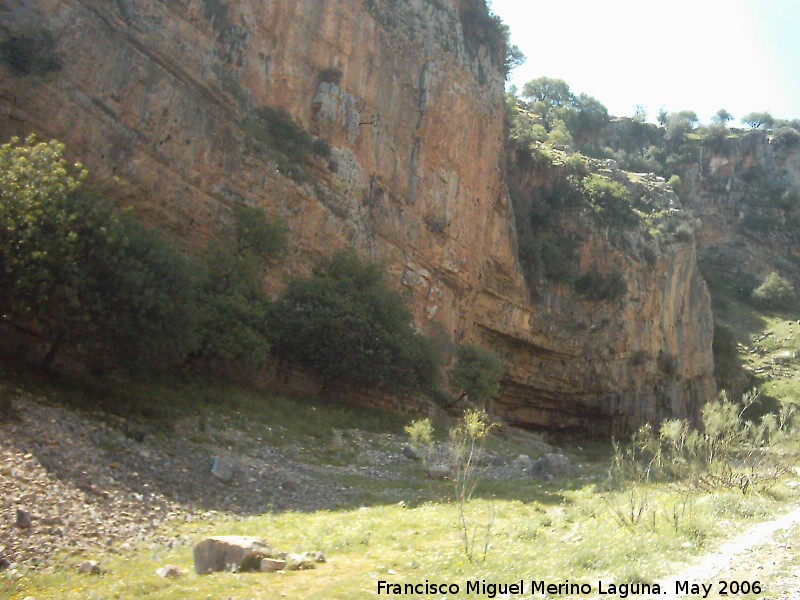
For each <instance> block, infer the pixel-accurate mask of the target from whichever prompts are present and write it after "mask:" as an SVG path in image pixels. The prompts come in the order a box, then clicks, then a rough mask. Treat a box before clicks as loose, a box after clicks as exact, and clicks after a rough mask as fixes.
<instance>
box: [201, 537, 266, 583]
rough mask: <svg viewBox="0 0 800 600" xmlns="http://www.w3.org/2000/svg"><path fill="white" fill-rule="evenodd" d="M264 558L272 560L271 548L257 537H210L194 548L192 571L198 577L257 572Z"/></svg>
mask: <svg viewBox="0 0 800 600" xmlns="http://www.w3.org/2000/svg"><path fill="white" fill-rule="evenodd" d="M264 558H272V548H271V547H270V545H269V543H267V541H266V540H265V539H263V538H259V537H249V536H240V535H230V536H220V537H212V538H208V539H206V540H203V541H202V542H200V543H198V544H196V545H195V547H194V569H195V571H197V573H198V574H199V575H204V574H206V573H216V572H219V571H234V572H240V571H258V570H260V568H261V560H262V559H264Z"/></svg>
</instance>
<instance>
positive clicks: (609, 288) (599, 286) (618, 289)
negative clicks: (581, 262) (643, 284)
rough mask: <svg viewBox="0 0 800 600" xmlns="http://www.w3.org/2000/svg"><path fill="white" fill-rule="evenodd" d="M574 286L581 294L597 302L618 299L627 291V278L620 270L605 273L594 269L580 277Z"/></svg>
mask: <svg viewBox="0 0 800 600" xmlns="http://www.w3.org/2000/svg"><path fill="white" fill-rule="evenodd" d="M574 286H575V292H576V293H577V294H578V295H579V296H581V297H582V298H584V299H586V300H591V301H597V302H601V301H610V300H617V299H619V298H622V297H623V296H624V295H625V292H626V291H627V284H626V283H625V278H624V277H623V276H622V274H621V273H619V271H612V272H611V273H609V274H607V275H605V274H603V273H600V272H598V271H597V270H596V269H592V270H590V271H588V272H587V273H584V274H583V275H581V276H580V277H578V278H577V279H576V280H575V284H574Z"/></svg>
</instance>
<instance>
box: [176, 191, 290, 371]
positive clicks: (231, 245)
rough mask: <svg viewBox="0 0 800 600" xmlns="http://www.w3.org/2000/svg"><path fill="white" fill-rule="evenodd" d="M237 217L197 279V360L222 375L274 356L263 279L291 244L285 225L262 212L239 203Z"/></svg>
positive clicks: (208, 255) (194, 356) (194, 357)
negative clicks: (269, 263) (269, 265)
mask: <svg viewBox="0 0 800 600" xmlns="http://www.w3.org/2000/svg"><path fill="white" fill-rule="evenodd" d="M232 213H233V222H232V223H231V224H230V225H229V226H228V227H227V228H226V229H225V230H223V231H221V232H220V237H219V239H218V240H216V241H215V242H213V243H211V244H210V245H209V247H208V248H207V249H206V253H205V256H204V260H203V262H202V265H198V269H197V276H196V286H197V294H198V297H199V305H200V306H201V310H200V312H199V323H198V328H199V332H198V336H199V343H198V346H197V348H196V350H195V351H194V352H193V353H192V360H193V363H194V364H195V366H197V367H200V366H202V367H203V368H211V369H214V370H217V371H221V372H226V371H227V370H228V369H229V368H231V367H236V368H239V369H241V368H244V369H254V368H258V367H259V366H260V365H262V364H263V363H264V361H265V360H266V359H267V357H268V356H269V351H270V348H271V336H272V327H271V325H270V314H271V313H270V304H269V302H268V301H267V298H266V297H265V295H264V292H263V290H262V280H263V277H264V272H265V269H266V267H267V264H268V262H269V261H271V260H272V259H273V258H275V257H276V256H279V255H280V254H281V253H282V252H283V251H284V249H285V246H286V229H285V227H284V225H283V224H282V223H280V222H277V223H270V222H269V221H268V220H267V218H266V215H265V213H264V211H263V210H261V209H260V208H256V207H251V206H247V205H245V204H236V205H234V207H233V209H232Z"/></svg>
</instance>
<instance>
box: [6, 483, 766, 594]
mask: <svg viewBox="0 0 800 600" xmlns="http://www.w3.org/2000/svg"><path fill="white" fill-rule="evenodd" d="M539 487H540V494H541V495H543V496H547V495H552V496H553V499H555V500H556V501H554V502H549V503H548V502H543V501H541V499H538V500H537V499H532V500H530V501H524V500H492V501H491V502H493V505H494V511H495V515H496V518H495V522H494V527H493V534H492V536H491V544H492V547H491V549H490V551H489V557H488V560H487V561H486V562H485V563H483V564H482V565H474V564H470V563H469V562H468V561H467V560H466V559H465V558H464V556H463V554H462V552H461V551H460V547H459V544H458V535H459V532H458V530H457V527H456V510H457V509H456V507H455V506H453V505H451V504H449V503H425V504H422V505H420V506H417V507H415V508H407V507H404V506H400V505H398V504H393V505H384V506H375V507H369V508H360V509H353V510H346V511H320V512H316V513H312V514H301V513H284V514H280V515H264V516H260V517H254V518H248V519H239V518H221V519H219V520H217V521H215V522H214V523H208V524H205V525H202V526H200V527H198V526H196V525H194V526H191V527H190V526H182V527H179V528H175V529H174V533H175V534H176V535H179V534H183V533H189V534H190V535H191V537H192V538H194V539H196V540H198V541H199V540H200V539H203V538H204V537H205V536H206V535H208V534H209V533H210V532H212V531H213V534H214V535H259V536H264V537H267V538H268V539H269V540H270V542H271V543H272V544H273V546H275V547H278V548H280V549H282V550H285V551H289V552H297V551H305V550H312V549H318V550H322V551H323V552H325V554H326V556H327V557H328V562H327V563H325V564H321V565H319V566H318V567H317V569H316V570H313V571H301V572H291V573H285V574H233V573H220V574H215V575H207V576H198V575H195V574H194V572H193V571H192V564H193V563H192V555H191V548H189V547H186V546H184V547H178V548H175V549H167V548H161V547H148V546H143V547H140V548H139V549H138V551H136V552H135V553H134V554H133V555H132V556H120V555H118V556H108V555H105V554H104V555H102V556H96V557H94V558H100V560H101V564H102V566H103V568H104V571H105V573H104V575H103V576H102V577H92V576H83V575H77V574H76V573H75V571H74V565H76V564H79V563H80V562H81V561H83V560H85V558H87V557H80V556H75V557H69V558H67V559H65V561H64V562H63V563H61V564H62V565H63V566H62V567H60V568H58V569H56V570H54V571H52V572H45V573H36V574H30V575H28V576H26V577H24V578H22V579H20V580H18V581H15V582H11V581H9V580H6V582H5V583H4V585H5V586H6V591H7V593H8V597H10V598H20V599H21V598H24V597H26V596H34V597H36V598H39V599H41V600H44V599H46V598H59V599H61V598H64V599H67V598H82V599H83V598H134V597H135V598H164V599H171V598H175V599H178V598H222V597H233V598H304V599H305V598H308V599H313V598H320V599H331V600H333V599H337V598H362V597H371V596H374V595H375V594H376V591H377V580H379V579H381V580H386V581H389V582H393V583H407V582H411V583H415V582H424V581H425V580H426V579H428V580H430V581H442V582H455V583H460V584H462V588H463V582H466V581H467V580H476V579H477V580H480V579H486V580H487V581H490V582H492V581H493V582H514V581H518V580H520V579H524V580H529V579H531V578H535V579H537V580H538V579H544V580H549V581H563V580H564V579H570V580H571V581H587V582H596V581H597V579H598V578H604V579H607V580H612V581H626V580H629V579H631V578H633V579H637V578H638V579H640V580H645V581H652V580H655V579H658V578H659V577H662V576H666V575H670V574H671V573H672V572H674V570H675V568H676V565H678V564H679V563H681V561H684V560H686V559H687V558H689V557H690V556H692V555H696V554H699V553H703V552H705V551H707V550H709V549H710V548H712V547H713V546H714V545H716V544H717V543H718V542H719V541H720V540H721V539H723V537H725V536H730V535H731V534H733V533H735V532H738V531H741V530H742V528H743V526H744V524H745V522H749V521H750V520H751V519H754V518H755V519H758V518H765V517H766V516H768V515H769V514H771V513H772V512H774V510H775V507H776V506H777V504H778V501H775V500H772V499H769V498H764V497H757V496H753V497H745V496H742V495H741V494H734V493H720V494H712V495H706V496H703V497H699V498H696V499H695V501H694V503H693V504H692V505H691V509H690V510H689V511H688V512H687V513H686V514H685V515H684V517H683V521H679V522H678V524H677V525H675V523H674V522H673V520H672V519H671V517H670V515H669V512H668V510H669V509H670V507H671V506H673V505H674V504H676V503H677V504H680V503H681V502H682V501H683V500H682V496H681V493H680V492H678V491H676V490H671V489H664V488H652V489H649V490H647V492H648V506H647V511H646V518H644V519H642V520H641V521H640V522H639V524H637V525H636V526H634V527H633V528H628V527H621V526H619V524H618V523H617V521H616V520H615V518H614V516H613V509H612V508H610V507H613V506H614V505H615V503H617V502H621V503H624V502H625V501H626V497H627V494H628V491H627V490H619V491H611V492H603V493H602V494H599V493H598V490H597V489H596V488H595V486H594V485H587V486H584V487H580V488H579V489H575V490H567V491H561V490H559V489H558V488H557V487H556V486H550V485H545V484H539ZM489 502H490V500H488V499H483V500H479V501H477V502H475V503H473V505H471V510H474V511H475V512H476V513H479V514H480V513H482V512H483V511H484V510H486V508H487V506H488V503H489ZM59 562H61V561H59ZM166 564H175V565H178V566H179V567H181V568H182V569H183V570H184V571H185V572H186V573H187V574H186V576H184V577H183V578H181V579H178V580H169V581H168V580H164V579H161V578H159V577H158V576H157V575H156V569H158V568H159V567H161V566H164V565H166ZM0 585H3V584H0ZM474 597H489V596H486V595H476V596H474Z"/></svg>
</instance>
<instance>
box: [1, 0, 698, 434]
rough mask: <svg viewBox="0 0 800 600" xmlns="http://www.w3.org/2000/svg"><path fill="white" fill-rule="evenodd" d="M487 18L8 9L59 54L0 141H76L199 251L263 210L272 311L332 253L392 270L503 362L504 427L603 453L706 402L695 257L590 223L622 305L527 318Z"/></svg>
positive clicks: (274, 5) (10, 31) (5, 72)
mask: <svg viewBox="0 0 800 600" xmlns="http://www.w3.org/2000/svg"><path fill="white" fill-rule="evenodd" d="M478 5H480V8H481V9H482V4H480V3H476V2H475V0H437V1H432V0H341V1H338V2H332V1H330V0H311V1H310V2H304V3H298V2H289V1H288V0H273V1H270V2H254V1H252V0H243V1H240V2H230V1H228V0H159V1H145V0H115V1H114V2H108V1H107V0H37V1H35V2H34V1H33V0H8V1H7V2H6V3H5V4H4V5H3V6H2V7H1V8H0V19H2V31H3V32H4V34H5V35H6V36H9V35H15V36H18V37H19V36H22V37H24V36H28V37H29V38H30V37H31V36H33V37H36V36H39V37H37V38H36V39H39V38H41V39H52V40H53V44H51V45H47V44H42V45H40V46H41V47H37V49H36V52H39V53H44V52H53V53H55V57H54V58H55V59H57V60H56V61H47V60H44V61H39V62H38V63H36V64H43V65H47V66H48V68H47V69H39V70H37V71H35V72H33V71H29V72H28V73H20V72H12V70H11V69H10V68H9V66H8V65H7V64H6V65H0V74H2V77H1V78H0V136H2V137H3V138H7V137H9V136H10V135H12V134H21V135H24V134H27V133H29V132H31V131H36V132H39V133H41V134H42V135H44V136H46V137H56V138H59V139H61V140H63V141H64V142H66V143H67V144H68V146H69V148H70V151H71V153H72V155H73V156H74V157H75V158H76V159H78V158H79V159H80V160H82V161H84V162H85V163H86V164H87V166H88V167H89V168H90V169H91V171H92V172H93V173H94V174H95V175H96V176H97V177H99V178H100V179H103V180H110V178H111V177H115V178H116V183H114V184H113V185H112V186H111V191H112V192H113V193H114V194H116V195H117V196H118V198H119V200H120V202H121V203H123V204H131V205H133V206H135V207H136V210H137V211H138V212H139V214H141V215H142V216H143V217H144V218H145V219H146V220H147V221H149V222H150V223H155V224H158V225H160V226H162V227H165V228H167V229H169V230H170V231H172V232H173V233H175V234H176V235H178V236H179V237H180V238H181V239H183V240H184V241H185V242H186V243H187V245H188V246H189V247H192V248H197V247H200V246H202V245H203V244H204V243H205V242H206V241H207V240H208V239H209V238H211V237H213V236H214V235H216V230H217V227H218V224H219V223H220V222H225V221H226V220H229V219H230V206H231V205H232V204H233V203H236V202H246V203H248V204H252V205H257V206H262V207H264V209H265V210H266V211H267V213H268V214H269V215H270V216H271V217H273V218H280V219H282V220H284V221H285V222H286V224H287V225H288V227H289V229H290V230H291V245H290V252H289V256H288V258H287V260H286V261H285V263H284V264H283V265H281V266H280V267H276V268H275V270H274V271H273V272H272V273H271V274H270V276H269V277H268V278H267V280H265V282H264V287H265V289H266V290H267V292H269V293H273V292H275V291H276V290H278V289H279V286H280V285H281V284H280V282H281V281H282V280H283V279H284V278H285V276H286V275H287V274H291V273H302V272H307V271H308V269H309V265H310V264H313V262H314V260H315V259H316V258H318V257H320V256H321V255H325V254H328V253H329V252H330V251H331V250H332V249H335V248H337V247H341V246H345V245H354V246H356V247H357V248H359V250H360V251H362V252H363V253H364V254H367V255H370V256H372V257H373V258H375V259H378V260H382V261H384V262H385V263H386V264H387V267H388V270H389V273H390V276H391V279H392V280H393V281H394V283H395V284H396V285H397V286H398V287H399V286H402V287H404V288H406V290H407V292H408V294H409V297H410V300H411V302H412V305H413V309H414V316H415V321H416V324H417V326H418V327H419V328H420V329H421V330H423V331H428V332H430V331H433V330H438V331H444V332H446V333H447V334H448V335H449V336H450V337H451V338H452V339H453V340H454V341H457V342H463V341H467V340H478V341H482V342H483V343H486V344H489V345H491V346H492V347H494V348H495V349H497V350H498V351H499V352H500V353H501V354H502V355H503V356H504V358H505V359H506V361H507V362H508V364H509V365H510V368H511V370H510V373H509V376H508V378H507V380H506V382H505V385H504V392H503V394H502V397H501V398H500V399H499V401H498V402H497V406H496V408H497V409H498V411H500V412H501V414H502V416H504V417H505V418H507V419H508V420H509V421H511V422H513V423H516V424H521V425H527V426H537V427H545V428H554V427H555V428H564V427H567V428H573V427H575V428H585V427H590V428H591V429H593V430H597V431H600V432H603V433H609V432H611V431H612V430H614V429H615V427H616V426H615V425H614V423H618V424H619V423H624V426H625V427H627V426H628V425H630V424H636V423H639V422H641V421H642V420H644V419H653V418H661V417H664V416H687V415H690V414H692V413H694V412H695V411H696V410H697V406H698V405H699V404H700V403H702V402H703V401H705V400H707V399H708V398H710V397H711V396H712V395H713V390H712V387H713V384H710V379H709V377H710V372H711V354H710V338H708V337H707V327H706V325H707V321H709V313H708V300H707V295H706V292H705V288H704V286H703V283H702V281H701V279H700V278H699V277H698V276H697V274H696V270H695V263H694V260H695V257H694V249H693V246H692V245H691V244H690V243H689V244H668V245H665V246H664V247H663V248H660V249H659V250H658V259H657V262H656V263H655V265H654V266H649V265H648V266H645V265H644V263H643V262H642V260H640V259H639V258H637V257H636V256H634V255H632V254H630V252H631V251H632V250H631V249H630V248H627V247H626V246H625V243H627V242H625V243H622V244H615V243H609V242H608V240H607V239H606V238H607V236H608V232H606V231H603V230H601V229H598V228H596V227H594V226H593V225H591V224H588V223H581V222H580V221H578V222H576V226H577V227H579V228H584V229H585V234H586V243H584V244H583V246H582V253H581V259H580V260H581V263H582V266H588V265H590V264H591V265H596V266H598V267H600V268H602V267H603V266H604V265H607V266H610V265H616V266H617V267H619V268H620V269H622V270H624V271H625V272H626V273H628V272H630V277H628V285H629V289H630V290H631V293H630V294H629V295H628V297H627V299H626V300H625V301H624V302H622V303H621V304H615V305H613V306H612V305H608V306H603V307H600V308H598V307H597V306H595V305H586V304H583V303H581V302H578V301H576V300H575V299H574V298H570V297H569V295H568V294H567V293H565V291H564V290H561V289H559V287H558V286H553V287H552V288H551V289H543V290H540V294H539V298H538V300H537V301H536V302H532V301H531V299H530V290H529V285H528V284H527V283H526V282H525V278H524V276H523V274H522V271H521V269H520V266H519V264H518V258H517V241H516V225H515V216H514V211H513V210H512V207H511V204H510V201H509V198H508V194H507V191H506V185H505V181H504V173H503V169H504V167H503V163H504V161H503V154H504V124H503V116H504V99H503V77H502V74H501V71H502V69H501V67H500V65H499V62H500V61H501V60H502V57H498V56H497V51H496V48H493V47H491V44H490V42H489V41H487V40H490V39H491V36H489V35H484V34H486V33H487V32H486V31H481V29H480V28H481V27H484V28H485V27H489V26H490V25H487V23H486V22H485V21H483V22H482V21H480V20H478V21H475V20H474V15H475V14H476V13H475V10H476V6H478ZM476 23H477V24H476ZM465 31H466V32H467V34H466V35H465ZM489 33H490V32H489ZM48 36H49V37H48ZM45 58H47V57H45ZM55 65H59V66H60V68H59V69H56V68H55ZM266 106H279V107H283V108H285V109H286V110H287V111H288V112H289V113H290V114H291V115H292V116H293V117H294V118H295V119H297V120H298V121H299V122H300V123H301V124H302V125H303V127H304V128H306V129H307V130H308V131H309V132H310V133H312V134H313V135H314V136H316V137H317V138H319V139H323V140H326V141H327V142H328V143H329V144H330V146H331V154H330V158H329V159H319V158H314V157H308V159H307V160H304V161H303V163H304V164H303V165H302V166H298V165H297V164H294V163H287V161H286V156H285V155H284V154H283V153H282V149H281V148H280V147H276V144H275V143H274V140H272V143H270V140H265V139H264V136H263V132H264V123H263V115H264V111H263V107H266ZM259 119H262V120H261V121H260V120H259ZM278 146H279V145H278ZM534 184H535V182H534ZM642 357H644V360H643V362H641V364H640V360H642ZM659 364H661V365H662V367H661V368H659V367H658V365H659ZM664 365H666V366H667V367H669V368H668V369H665V368H664V367H663V366H664Z"/></svg>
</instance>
